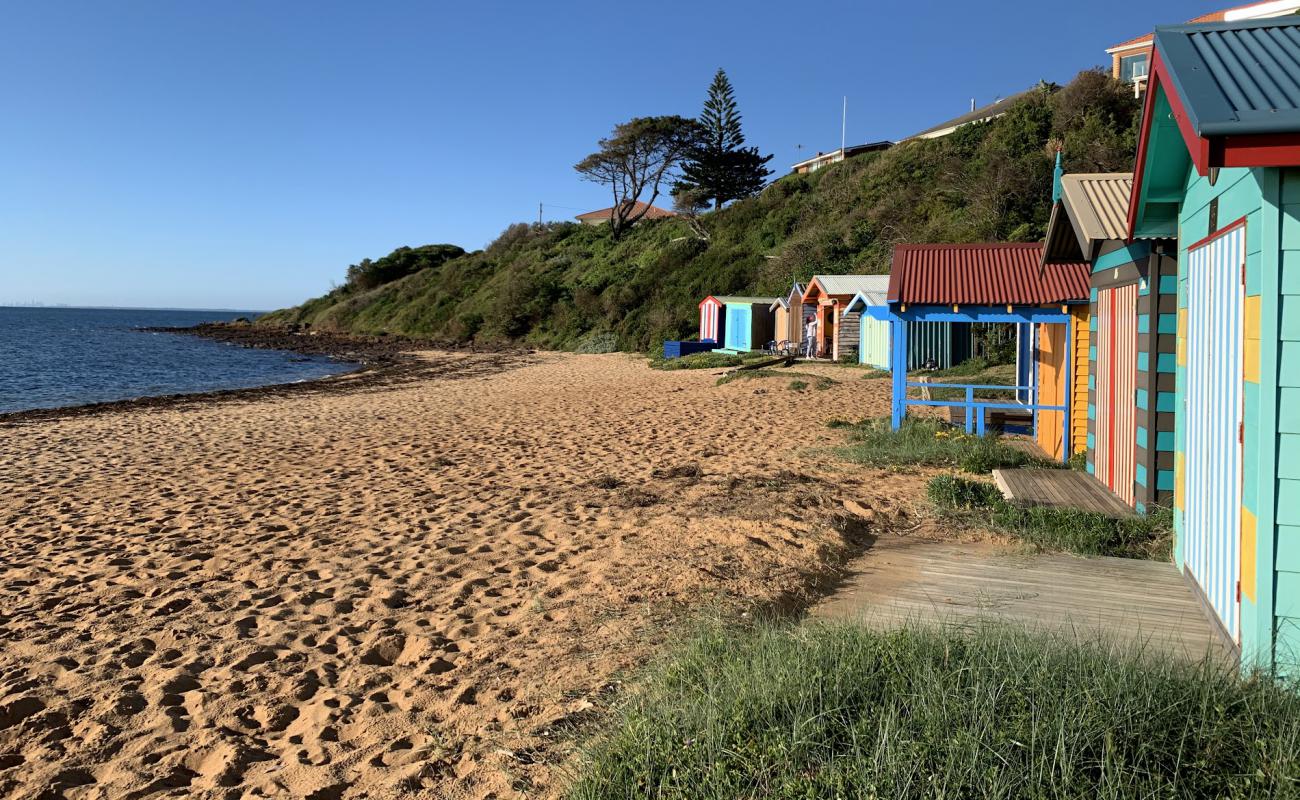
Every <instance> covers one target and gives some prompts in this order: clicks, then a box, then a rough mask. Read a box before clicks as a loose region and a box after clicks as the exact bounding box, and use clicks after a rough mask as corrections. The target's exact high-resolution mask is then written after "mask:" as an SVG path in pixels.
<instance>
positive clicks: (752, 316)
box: [718, 297, 777, 353]
mask: <svg viewBox="0 0 1300 800" xmlns="http://www.w3.org/2000/svg"><path fill="white" fill-rule="evenodd" d="M718 299H719V300H721V301H722V303H723V314H724V315H725V319H726V326H725V329H724V332H723V337H724V338H723V343H724V345H725V347H726V349H727V350H735V351H737V352H742V353H743V352H746V351H749V350H762V349H763V348H764V347H766V346H767V343H768V342H770V341H772V337H773V335H774V334H775V330H776V329H775V322H774V320H773V316H772V311H771V308H772V305H773V304H774V303H776V301H777V299H776V298H775V297H719V298H718Z"/></svg>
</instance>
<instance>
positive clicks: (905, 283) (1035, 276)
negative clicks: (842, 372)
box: [889, 242, 1090, 306]
mask: <svg viewBox="0 0 1300 800" xmlns="http://www.w3.org/2000/svg"><path fill="white" fill-rule="evenodd" d="M1042 252H1043V246H1042V245H1041V244H1039V243H1037V242H1032V243H1027V244H1021V243H997V244H900V245H895V247H894V262H893V269H892V270H891V272H890V276H889V278H890V280H889V302H891V303H911V304H916V305H992V306H1001V305H1042V304H1045V303H1064V302H1069V301H1079V300H1087V299H1088V279H1089V275H1090V270H1089V268H1088V265H1087V264H1048V265H1046V266H1043V265H1041V264H1040V262H1041V259H1042Z"/></svg>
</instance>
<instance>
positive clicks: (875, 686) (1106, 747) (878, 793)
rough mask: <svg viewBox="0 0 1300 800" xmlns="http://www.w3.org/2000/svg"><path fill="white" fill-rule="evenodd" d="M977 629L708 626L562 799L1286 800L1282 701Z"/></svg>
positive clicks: (1132, 661)
mask: <svg viewBox="0 0 1300 800" xmlns="http://www.w3.org/2000/svg"><path fill="white" fill-rule="evenodd" d="M1136 649H1137V648H1135V647H1133V646H1131V645H1130V646H1127V647H1118V646H1111V645H1107V644H1100V643H1095V642H1089V641H1084V640H1077V639H1074V638H1070V637H1066V636H1065V635H1059V636H1058V635H1048V634H1041V633H1037V634H1036V633H1029V632H1025V631H1022V630H1017V629H1014V628H1010V627H1002V626H995V625H993V624H991V623H990V624H984V625H977V626H976V628H975V630H973V631H971V632H969V633H958V632H954V631H951V630H948V631H945V630H941V629H934V628H920V627H914V628H909V629H904V630H898V631H892V632H883V633H882V632H876V631H872V630H870V629H868V628H864V627H860V626H851V625H841V624H835V625H831V624H815V625H814V624H805V625H802V626H797V627H791V626H788V625H773V624H759V625H755V626H750V627H747V628H743V629H737V628H725V627H722V626H716V627H712V628H708V629H706V630H704V631H703V632H701V633H699V634H698V635H696V636H695V637H694V639H692V640H690V641H689V642H688V644H686V645H685V646H684V648H683V649H682V650H681V652H680V653H679V654H677V655H676V656H675V657H673V658H671V659H670V660H667V661H665V662H664V663H662V664H660V665H659V666H658V667H657V668H655V669H654V670H652V672H651V673H650V674H649V675H648V676H647V679H646V680H645V681H644V683H643V684H642V685H641V687H640V690H639V691H637V692H636V693H635V694H633V695H632V696H630V697H629V698H628V699H627V700H626V701H625V704H624V707H623V708H622V709H620V711H619V713H618V714H617V717H616V719H615V721H614V723H615V724H614V725H613V727H612V730H611V731H610V732H609V733H608V734H607V735H605V736H604V737H601V738H599V739H598V740H597V741H595V742H594V743H593V744H592V746H591V747H590V748H589V750H588V752H587V757H586V759H585V761H584V763H583V764H582V767H581V771H580V773H579V776H578V778H577V780H576V781H575V783H574V785H573V786H572V788H571V790H570V792H569V798H570V800H596V798H602V799H603V798H656V799H657V800H688V799H689V800H732V799H733V798H760V797H761V798H764V800H814V799H816V798H892V799H896V800H909V799H911V798H917V799H918V800H919V799H920V798H1098V797H1100V798H1189V799H1190V798H1211V797H1213V798H1219V797H1232V798H1261V800H1262V799H1263V798H1294V797H1296V796H1297V794H1300V697H1298V696H1297V695H1296V694H1295V693H1293V692H1291V691H1288V690H1287V689H1284V688H1281V687H1279V686H1278V685H1276V684H1274V683H1272V682H1271V681H1268V680H1263V679H1243V678H1240V677H1239V676H1237V675H1236V674H1235V670H1233V669H1232V668H1230V667H1226V666H1223V665H1216V664H1214V663H1211V662H1202V663H1200V664H1195V665H1193V664H1188V663H1185V662H1181V661H1178V660H1175V659H1173V658H1171V657H1165V656H1161V655H1158V654H1156V653H1154V652H1152V653H1138V652H1135V651H1136Z"/></svg>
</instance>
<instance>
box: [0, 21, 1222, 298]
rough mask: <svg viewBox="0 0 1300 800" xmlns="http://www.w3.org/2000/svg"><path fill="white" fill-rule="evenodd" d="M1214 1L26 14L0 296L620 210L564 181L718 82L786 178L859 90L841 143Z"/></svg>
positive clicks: (332, 267) (443, 238)
mask: <svg viewBox="0 0 1300 800" xmlns="http://www.w3.org/2000/svg"><path fill="white" fill-rule="evenodd" d="M1220 7H1222V5H1221V4H1216V3H1207V2H1190V3H1175V2H1169V1H1168V0H1156V2H1149V3H1143V4H1137V3H1121V2H1098V3H1092V4H1086V5H1079V4H1075V5H1067V6H1059V7H1044V6H1042V5H1041V4H1039V3H1029V2H1021V1H1020V0H1017V1H1016V2H1010V3H1002V4H997V5H996V6H994V7H992V8H990V7H983V6H981V7H973V6H970V5H969V4H961V3H956V2H951V0H944V1H943V2H937V1H936V2H924V1H922V2H917V3H912V4H910V5H908V6H906V7H905V8H902V9H894V10H892V12H891V14H890V15H889V17H888V18H885V17H884V16H883V15H882V14H881V13H879V11H878V10H872V9H869V8H867V7H865V6H861V5H859V4H852V3H835V2H813V3H804V4H800V5H799V6H798V7H797V8H796V9H793V10H792V9H791V8H790V7H789V6H788V5H786V4H775V3H746V4H744V5H743V6H740V5H731V4H711V5H706V6H698V5H695V4H688V3H681V2H667V3H664V4H660V5H658V6H656V7H655V9H654V11H653V13H651V12H647V11H645V10H644V9H642V8H640V7H633V6H615V7H612V8H607V7H603V6H602V7H601V12H600V13H599V14H593V13H588V12H589V11H590V10H591V9H590V7H587V6H578V5H576V4H571V5H568V6H562V7H559V6H537V5H529V6H523V7H515V6H513V5H510V4H506V3H492V2H487V3H480V4H474V5H472V6H468V5H459V4H458V5H456V6H439V7H436V8H435V7H434V6H430V5H428V4H423V3H414V2H393V3H385V4H383V5H381V6H372V5H368V4H367V5H363V4H345V3H337V2H325V3H311V4H308V3H304V2H300V1H295V2H284V3H275V4H266V3H261V2H254V0H234V1H233V2H229V3H222V4H210V5H193V4H178V3H172V2H166V1H165V0H136V1H134V2H126V3H117V4H104V3H96V2H90V1H89V0H78V1H75V2H57V3H39V4H37V3H31V4H23V5H20V6H15V7H14V8H11V9H9V11H8V13H7V14H6V24H5V26H4V27H3V29H0V68H3V70H4V73H5V74H6V75H9V76H11V79H10V80H8V81H6V82H4V84H3V85H0V101H3V103H4V107H5V109H6V112H7V113H6V119H5V122H4V124H3V125H0V179H2V180H3V182H4V185H5V187H6V191H5V192H3V193H0V297H6V298H9V299H10V301H11V302H22V303H25V302H31V301H36V302H41V303H45V304H47V305H56V304H65V305H76V306H91V307H129V308H203V309H208V310H218V309H229V308H233V309H237V310H242V309H246V308H252V309H273V308H278V307H283V306H286V305H292V304H296V303H298V302H301V301H302V300H305V299H307V298H308V297H311V296H314V295H319V294H321V293H323V292H325V291H327V290H328V289H329V288H330V287H331V285H332V284H336V283H338V282H341V281H342V279H343V275H344V272H345V271H346V269H347V266H348V265H349V264H352V263H356V262H358V261H360V260H361V259H363V258H377V257H379V256H382V255H384V254H386V253H388V252H389V251H391V250H392V249H394V248H396V247H399V246H402V245H412V246H415V245H421V244H431V243H441V242H449V243H452V244H458V245H461V246H463V247H465V248H466V249H470V250H473V249H477V248H481V247H482V246H484V245H485V244H486V243H488V242H489V241H491V240H492V239H493V238H494V237H495V236H496V235H497V234H498V233H499V232H500V231H501V230H503V229H504V228H505V227H506V226H507V225H509V224H511V223H512V222H519V221H533V220H536V219H537V214H538V205H539V203H540V204H542V208H543V212H544V217H545V218H546V219H548V220H557V219H572V217H573V216H574V215H575V214H577V213H579V212H580V211H585V210H590V209H594V208H600V207H604V206H608V205H609V201H608V197H607V193H606V192H605V191H604V190H603V189H601V188H600V187H597V186H593V185H591V184H587V183H583V182H582V181H581V180H579V179H578V176H577V175H576V174H575V173H574V172H573V169H572V165H573V164H574V163H576V162H577V161H578V160H579V159H581V158H582V157H583V156H585V155H586V154H587V153H589V152H591V151H592V150H593V149H594V148H595V146H596V141H597V139H599V138H600V137H602V136H605V135H606V134H608V132H609V131H610V129H611V128H612V126H613V125H615V124H616V123H619V122H622V121H625V120H627V119H629V118H631V117H633V116H647V115H654V114H681V115H684V116H693V115H695V114H697V113H698V112H699V110H700V106H701V104H702V103H703V101H704V97H705V91H706V88H707V86H708V84H709V81H710V79H711V78H712V76H713V73H714V71H715V70H716V69H717V68H718V67H722V68H724V69H726V70H727V72H728V74H729V76H730V77H731V80H732V82H733V84H734V85H735V89H736V97H737V100H738V102H739V104H740V110H741V113H742V114H743V115H744V124H745V133H746V136H747V138H748V143H749V144H751V145H754V146H757V147H758V148H760V149H761V150H762V151H763V152H764V153H773V154H774V155H775V158H774V159H773V161H772V164H771V166H772V167H773V168H774V169H775V170H776V173H777V175H780V174H784V173H785V172H787V171H788V170H789V168H790V166H791V165H792V164H794V163H796V162H797V161H801V160H804V159H806V158H808V157H810V156H812V155H814V154H815V153H816V152H818V151H829V150H834V149H836V148H838V147H839V146H840V136H841V128H840V125H841V119H840V113H841V103H842V102H843V98H844V97H846V96H847V98H848V114H847V134H846V139H847V143H848V144H850V145H853V144H858V143H863V142H873V141H879V140H882V139H899V138H901V137H904V136H906V135H908V134H911V133H915V132H916V131H919V130H923V129H925V128H928V127H930V126H932V125H934V124H936V123H939V122H942V121H943V120H945V119H948V118H950V117H954V116H957V115H959V114H961V113H964V112H966V111H967V110H969V105H970V100H971V98H974V99H975V102H976V103H977V104H980V105H982V104H985V103H988V102H991V101H993V100H994V99H996V98H998V97H1005V96H1008V95H1011V94H1014V93H1016V92H1019V91H1022V90H1024V89H1026V88H1028V87H1030V86H1032V85H1034V84H1035V83H1037V82H1038V81H1039V80H1048V81H1054V82H1058V83H1063V82H1065V81H1068V80H1070V78H1072V77H1073V76H1074V75H1075V74H1076V73H1077V72H1078V71H1079V70H1081V69H1085V68H1088V67H1092V66H1106V65H1108V60H1107V56H1106V54H1105V52H1104V51H1105V48H1106V47H1108V46H1110V45H1112V44H1115V43H1117V42H1119V41H1122V40H1125V39H1128V38H1131V37H1133V36H1136V35H1139V34H1142V33H1144V32H1148V31H1150V30H1151V28H1152V27H1153V26H1154V25H1155V24H1157V23H1176V22H1181V21H1183V20H1185V19H1188V18H1190V17H1193V16H1196V15H1198V14H1202V13H1206V12H1208V11H1211V10H1214V9H1216V8H1220ZM679 19H689V23H690V24H674V20H679ZM646 25H656V26H663V31H662V32H661V33H658V34H656V35H655V36H653V37H645V36H636V35H628V33H627V32H628V31H636V30H639V29H642V28H644V26H646ZM647 39H648V40H649V44H647V43H646V40H647ZM55 43H57V46H54V45H55ZM610 65H620V67H619V68H618V69H614V70H611V69H610ZM641 65H645V66H641ZM14 76H16V77H14ZM643 199H649V198H643ZM657 202H658V203H659V204H661V205H667V204H668V203H669V200H668V199H666V198H663V197H661V198H660V199H659V200H658V201H657Z"/></svg>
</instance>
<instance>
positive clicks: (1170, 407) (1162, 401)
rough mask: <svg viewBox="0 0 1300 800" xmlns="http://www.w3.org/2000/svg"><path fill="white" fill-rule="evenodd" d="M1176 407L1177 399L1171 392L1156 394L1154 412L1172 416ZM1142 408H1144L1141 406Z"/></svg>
mask: <svg viewBox="0 0 1300 800" xmlns="http://www.w3.org/2000/svg"><path fill="white" fill-rule="evenodd" d="M1177 405H1178V398H1177V396H1176V395H1175V394H1174V393H1173V392H1158V393H1156V411H1165V412H1168V413H1170V414H1172V413H1174V408H1175V407H1176V406H1177ZM1143 408H1146V406H1143Z"/></svg>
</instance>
